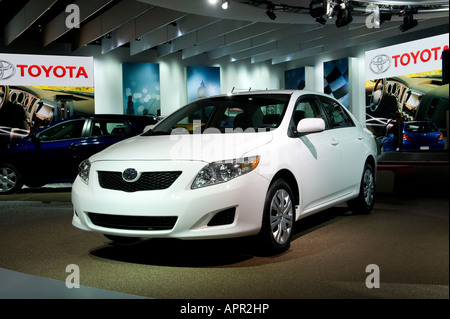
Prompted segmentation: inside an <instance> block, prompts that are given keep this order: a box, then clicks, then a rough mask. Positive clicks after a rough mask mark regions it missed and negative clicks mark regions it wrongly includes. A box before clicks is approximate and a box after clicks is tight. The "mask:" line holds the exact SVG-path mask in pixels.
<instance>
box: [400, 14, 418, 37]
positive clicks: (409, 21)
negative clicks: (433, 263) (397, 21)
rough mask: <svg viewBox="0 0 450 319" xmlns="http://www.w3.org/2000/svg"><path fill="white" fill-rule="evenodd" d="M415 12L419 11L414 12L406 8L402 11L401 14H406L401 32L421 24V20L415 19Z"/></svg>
mask: <svg viewBox="0 0 450 319" xmlns="http://www.w3.org/2000/svg"><path fill="white" fill-rule="evenodd" d="M413 13H417V11H415V12H414V11H413V10H405V11H402V12H400V15H404V17H403V24H402V25H400V31H401V32H405V31H408V30H411V29H412V28H414V27H416V26H417V25H418V24H419V22H417V20H416V19H414V17H413Z"/></svg>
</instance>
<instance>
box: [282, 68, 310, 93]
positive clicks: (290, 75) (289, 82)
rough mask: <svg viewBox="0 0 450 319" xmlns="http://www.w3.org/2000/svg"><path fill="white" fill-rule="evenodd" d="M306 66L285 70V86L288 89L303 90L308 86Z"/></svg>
mask: <svg viewBox="0 0 450 319" xmlns="http://www.w3.org/2000/svg"><path fill="white" fill-rule="evenodd" d="M305 77H306V76H305V68H304V67H302V68H296V69H292V70H286V71H284V87H285V88H286V89H287V90H303V89H304V88H305V86H306V79H305Z"/></svg>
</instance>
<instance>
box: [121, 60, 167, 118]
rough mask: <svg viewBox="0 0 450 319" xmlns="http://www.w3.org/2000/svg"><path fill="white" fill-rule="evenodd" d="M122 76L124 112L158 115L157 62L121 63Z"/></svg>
mask: <svg viewBox="0 0 450 319" xmlns="http://www.w3.org/2000/svg"><path fill="white" fill-rule="evenodd" d="M122 76H123V107H124V114H130V115H154V116H158V115H160V113H161V92H160V76H159V64H155V63H123V64H122Z"/></svg>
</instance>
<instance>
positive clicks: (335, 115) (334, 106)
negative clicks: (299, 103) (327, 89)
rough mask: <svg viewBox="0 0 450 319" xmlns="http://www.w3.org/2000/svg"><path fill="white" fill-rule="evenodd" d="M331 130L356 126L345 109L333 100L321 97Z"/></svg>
mask: <svg viewBox="0 0 450 319" xmlns="http://www.w3.org/2000/svg"><path fill="white" fill-rule="evenodd" d="M320 100H321V101H322V104H323V106H324V109H325V112H326V114H327V117H328V121H329V123H330V126H331V128H338V127H349V126H354V125H355V124H354V123H353V121H352V119H351V118H350V116H349V115H348V114H347V112H345V110H344V109H343V107H342V106H341V105H340V104H339V103H337V102H336V101H333V100H331V99H327V98H325V97H320Z"/></svg>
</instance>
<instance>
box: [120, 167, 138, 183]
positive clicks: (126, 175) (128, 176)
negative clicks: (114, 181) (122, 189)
mask: <svg viewBox="0 0 450 319" xmlns="http://www.w3.org/2000/svg"><path fill="white" fill-rule="evenodd" d="M122 178H123V180H124V181H125V182H134V181H136V180H137V179H138V178H139V174H138V172H137V171H136V170H135V169H134V168H127V169H126V170H124V171H123V173H122Z"/></svg>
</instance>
